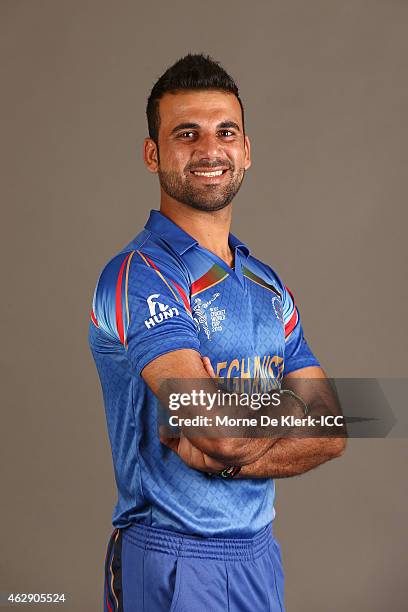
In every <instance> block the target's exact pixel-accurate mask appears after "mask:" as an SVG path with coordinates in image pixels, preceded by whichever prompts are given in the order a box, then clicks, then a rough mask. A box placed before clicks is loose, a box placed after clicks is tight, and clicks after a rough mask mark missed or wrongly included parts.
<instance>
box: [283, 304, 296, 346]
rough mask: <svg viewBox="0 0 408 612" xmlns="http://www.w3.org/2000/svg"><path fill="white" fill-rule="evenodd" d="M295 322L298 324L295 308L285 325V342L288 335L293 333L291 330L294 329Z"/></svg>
mask: <svg viewBox="0 0 408 612" xmlns="http://www.w3.org/2000/svg"><path fill="white" fill-rule="evenodd" d="M297 322H298V311H297V308H296V306H295V310H294V311H293V312H292V316H291V317H290V319H289V321H288V322H287V323H286V325H285V340H286V338H287V337H288V336H289V334H291V333H292V332H293V330H294V329H295V327H296V323H297Z"/></svg>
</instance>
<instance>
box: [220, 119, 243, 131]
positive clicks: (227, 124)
mask: <svg viewBox="0 0 408 612" xmlns="http://www.w3.org/2000/svg"><path fill="white" fill-rule="evenodd" d="M217 128H219V129H224V130H225V129H227V128H234V130H237V131H238V132H240V131H241V128H240V127H239V125H238V123H235V121H223V122H222V123H219V124H218V125H217Z"/></svg>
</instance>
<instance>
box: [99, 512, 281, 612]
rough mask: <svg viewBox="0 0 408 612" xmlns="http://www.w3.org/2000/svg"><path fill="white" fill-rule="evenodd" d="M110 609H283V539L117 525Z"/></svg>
mask: <svg viewBox="0 0 408 612" xmlns="http://www.w3.org/2000/svg"><path fill="white" fill-rule="evenodd" d="M104 612H284V604H283V571H282V561H281V554H280V547H279V544H278V542H277V541H276V540H275V539H274V537H273V535H272V527H271V525H268V526H267V527H266V528H265V529H263V530H262V531H260V532H259V533H257V534H256V535H255V536H254V537H253V538H248V539H246V538H245V539H237V538H200V537H192V536H185V535H183V534H179V533H175V532H172V531H167V530H163V529H156V528H153V527H147V526H145V525H138V524H134V525H131V526H130V527H126V528H125V529H115V530H114V532H113V534H112V536H111V538H110V541H109V545H108V551H107V555H106V563H105V587H104Z"/></svg>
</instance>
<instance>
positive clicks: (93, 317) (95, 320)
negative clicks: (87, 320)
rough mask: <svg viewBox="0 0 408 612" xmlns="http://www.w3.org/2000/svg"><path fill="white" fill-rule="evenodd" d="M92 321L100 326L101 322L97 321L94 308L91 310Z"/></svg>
mask: <svg viewBox="0 0 408 612" xmlns="http://www.w3.org/2000/svg"><path fill="white" fill-rule="evenodd" d="M91 321H92V323H93V324H94V325H95V326H96V327H99V323H98V321H97V318H96V317H95V313H94V311H93V310H91Z"/></svg>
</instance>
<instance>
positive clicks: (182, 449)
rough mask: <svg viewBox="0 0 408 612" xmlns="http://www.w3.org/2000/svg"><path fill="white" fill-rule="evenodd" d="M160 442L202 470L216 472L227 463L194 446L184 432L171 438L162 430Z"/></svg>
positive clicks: (185, 461)
mask: <svg viewBox="0 0 408 612" xmlns="http://www.w3.org/2000/svg"><path fill="white" fill-rule="evenodd" d="M163 429H164V428H163ZM160 442H161V443H162V444H164V445H165V446H167V447H168V448H170V449H171V450H172V451H174V452H175V453H177V454H178V456H179V457H180V459H182V460H183V461H184V463H186V464H187V465H188V466H190V467H191V468H194V469H195V470H199V471H200V472H214V473H215V472H219V471H220V470H223V469H224V468H225V463H221V462H220V461H217V459H213V458H212V457H210V456H209V455H206V454H205V453H204V452H203V451H202V450H200V449H199V448H196V447H195V446H193V445H192V444H191V442H190V440H189V439H188V438H186V437H185V436H184V435H183V434H181V435H180V436H179V437H177V438H170V437H168V436H166V435H165V434H163V433H162V430H161V431H160Z"/></svg>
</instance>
